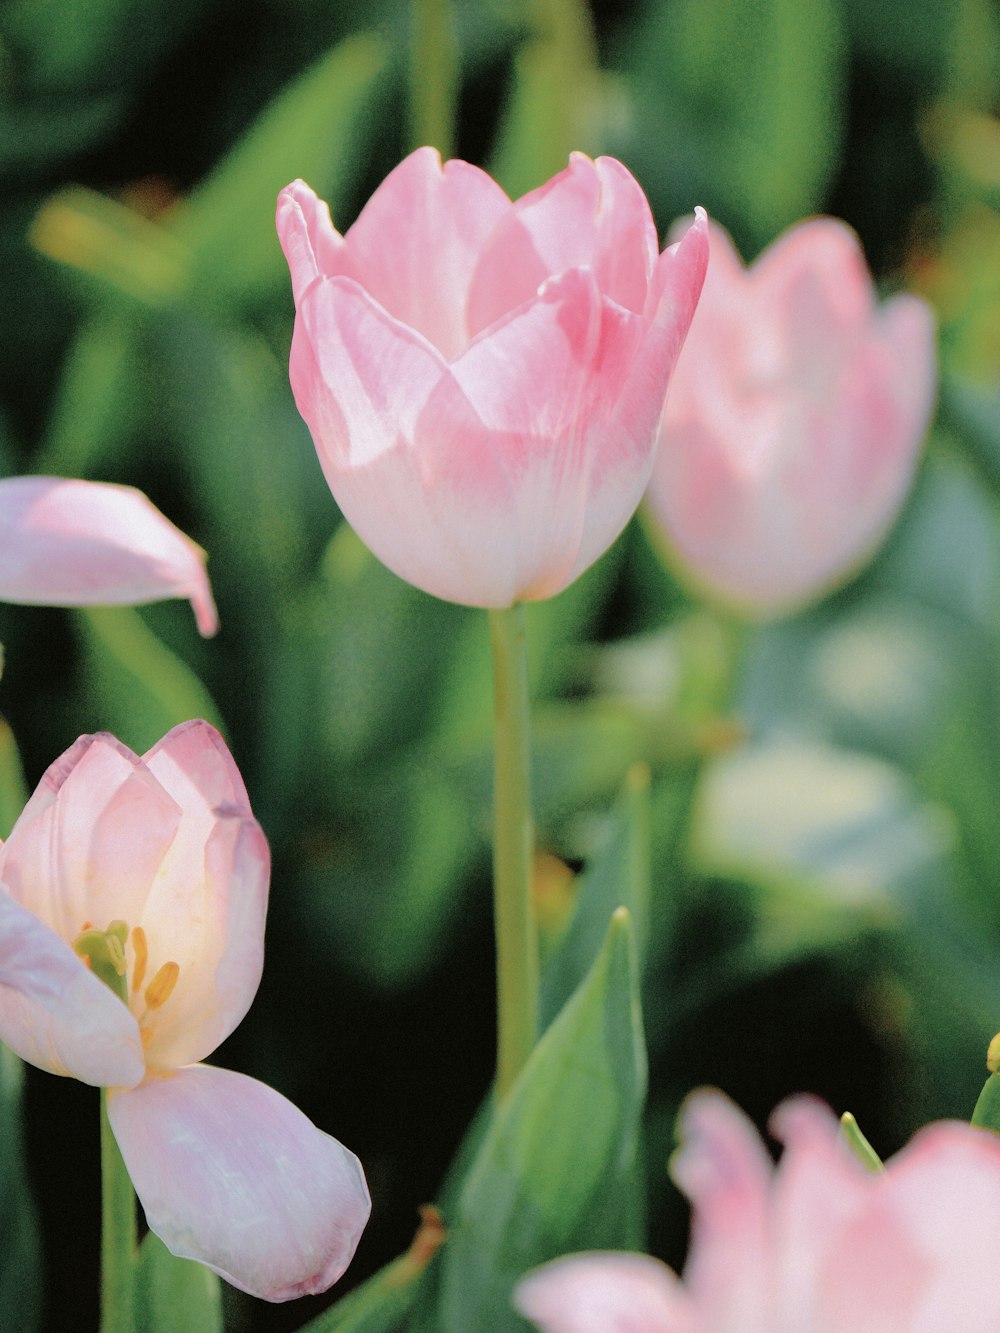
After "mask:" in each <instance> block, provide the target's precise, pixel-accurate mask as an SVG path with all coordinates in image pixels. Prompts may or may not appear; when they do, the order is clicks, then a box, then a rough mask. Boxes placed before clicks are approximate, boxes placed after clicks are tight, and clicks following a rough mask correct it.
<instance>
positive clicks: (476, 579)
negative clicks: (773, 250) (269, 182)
mask: <svg viewBox="0 0 1000 1333" xmlns="http://www.w3.org/2000/svg"><path fill="white" fill-rule="evenodd" d="M706 225H707V223H706V219H705V217H704V214H700V215H699V219H698V221H697V222H696V223H695V225H694V226H693V227H692V228H691V229H690V230H689V232H688V234H687V235H686V236H685V238H684V240H683V241H681V242H680V243H679V244H678V245H676V246H672V247H671V248H670V249H669V250H666V251H665V252H664V253H663V254H662V255H661V254H659V247H658V244H657V239H656V231H655V228H654V226H653V219H652V216H651V215H650V211H649V205H648V204H647V203H646V199H645V196H644V195H643V193H642V191H641V190H640V188H639V186H638V185H637V184H636V182H635V180H634V179H633V178H632V176H630V175H629V173H628V172H627V171H626V170H625V168H624V167H623V166H622V165H621V163H620V162H616V161H615V160H614V159H613V158H607V157H602V158H598V159H597V161H596V162H592V161H591V160H590V159H589V158H587V157H584V156H583V155H582V154H580V153H574V154H573V156H572V157H571V158H570V163H569V166H568V167H567V168H566V170H565V171H563V172H561V173H560V174H559V175H557V176H554V177H553V178H552V179H551V180H550V181H549V182H548V183H547V184H545V185H543V186H542V187H541V188H540V189H537V190H533V191H532V192H531V193H530V194H527V195H525V196H524V197H523V198H522V199H519V200H517V202H516V203H512V202H511V200H510V199H509V198H508V197H507V195H506V194H505V193H504V192H503V190H502V189H501V188H500V186H499V185H497V184H496V183H495V182H494V181H493V180H492V179H491V178H490V177H489V176H487V175H486V174H485V173H484V172H482V171H480V170H479V169H478V168H476V167H474V166H470V165H469V164H468V163H467V162H459V161H451V162H446V163H445V164H444V165H442V163H441V160H440V158H439V157H438V154H437V153H436V152H435V151H434V150H433V149H431V148H421V149H418V150H417V152H415V153H412V154H411V155H410V156H409V157H408V158H406V160H405V161H404V162H402V163H401V164H400V165H399V166H398V167H397V168H396V169H395V170H394V171H393V172H392V173H391V174H390V175H389V176H388V177H387V178H386V180H385V181H383V183H382V185H381V186H380V187H379V188H378V189H377V190H376V192H375V194H374V195H373V196H372V198H371V199H370V200H369V201H368V204H367V205H366V206H365V208H364V210H363V211H362V213H361V215H360V217H359V218H358V220H357V221H356V222H355V223H354V225H353V227H351V229H350V230H349V231H348V232H347V234H346V235H345V236H341V235H340V234H339V233H338V232H337V231H335V230H334V228H333V225H332V224H331V221H330V214H329V211H328V209H327V207H326V205H325V204H323V203H321V202H320V201H319V200H318V199H317V198H316V196H315V194H313V192H312V190H311V189H310V188H309V187H308V186H307V185H305V184H303V183H302V182H301V181H296V182H294V184H292V185H289V186H288V187H287V189H285V190H283V191H282V192H281V196H280V198H279V200H278V235H279V236H280V238H281V244H282V247H283V249H284V252H285V257H286V258H287V260H288V266H289V268H290V270H291V276H292V288H293V291H294V295H295V305H296V319H295V334H294V338H293V341H292V353H291V367H290V374H291V382H292V389H293V391H294V394H295V401H296V403H297V404H298V408H299V411H300V412H301V413H302V416H303V417H304V418H305V420H306V422H307V424H308V426H309V429H310V431H311V432H312V436H313V440H314V441H315V444H316V449H317V452H318V453H319V458H320V462H321V464H322V466H323V470H324V472H325V474H326V479H327V481H328V483H329V485H330V489H331V490H332V492H333V494H334V497H335V499H336V500H337V503H338V504H339V505H340V507H341V509H342V510H343V512H344V514H345V515H346V517H347V519H348V521H349V522H350V523H351V524H352V526H353V527H354V528H355V530H356V531H357V532H358V534H359V535H360V536H361V538H362V539H363V540H364V541H365V542H366V543H367V544H368V546H370V547H371V549H372V550H373V551H374V552H375V554H376V555H377V556H378V557H379V559H380V560H382V561H383V562H384V563H385V564H386V565H388V566H389V568H390V569H392V570H394V571H395V572H396V573H397V574H399V575H401V577H403V578H405V579H407V580H409V582H411V583H414V584H416V585H417V587H418V588H423V589H425V590H426V591H427V592H430V593H433V594H434V595H435V596H436V597H442V598H445V599H446V600H448V601H454V602H464V603H466V604H468V605H471V606H483V607H494V608H499V607H507V606H510V605H511V604H512V603H514V602H516V601H522V600H526V601H530V600H535V599H538V598H542V597H551V596H552V595H553V594H554V593H557V592H559V591H560V590H561V589H563V588H565V587H566V586H567V584H569V583H571V582H572V581H573V580H574V579H575V578H577V576H578V575H580V574H581V573H583V571H584V570H585V569H586V568H587V567H588V566H589V565H590V564H592V563H593V562H594V561H595V560H596V559H597V558H598V556H600V555H602V554H603V552H604V551H605V550H607V548H608V547H609V546H610V545H611V543H612V542H613V541H614V539H615V537H617V536H618V534H619V533H620V532H621V530H622V528H623V527H624V526H625V524H626V523H627V521H628V519H629V518H630V517H631V515H632V513H633V512H634V510H635V508H636V505H637V504H638V503H639V499H640V497H641V495H642V492H643V490H644V489H645V486H646V482H647V480H648V478H649V470H650V467H651V465H652V451H653V447H654V441H655V437H656V429H657V424H658V422H659V418H660V413H661V411H662V407H663V400H664V396H665V394H666V391H667V383H668V381H669V379H670V374H671V371H672V369H673V366H674V362H675V360H676V359H677V354H678V352H679V350H680V347H681V344H682V342H683V341H684V335H685V334H686V333H687V329H688V325H689V324H690V322H691V316H692V314H693V312H694V308H695V304H696V302H697V300H698V294H699V292H700V291H701V284H702V281H703V279H704V274H705V266H706V263H707V240H706Z"/></svg>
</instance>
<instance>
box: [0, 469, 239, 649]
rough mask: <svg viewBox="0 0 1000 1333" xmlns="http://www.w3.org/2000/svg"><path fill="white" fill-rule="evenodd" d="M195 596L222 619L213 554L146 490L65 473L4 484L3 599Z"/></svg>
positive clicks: (59, 602) (196, 603) (85, 601)
mask: <svg viewBox="0 0 1000 1333" xmlns="http://www.w3.org/2000/svg"><path fill="white" fill-rule="evenodd" d="M165 597H187V598H189V599H190V601H191V605H192V607H193V608H194V613H195V617H196V619H197V622H198V628H199V630H200V631H201V632H202V634H206V635H208V634H214V633H215V631H216V630H217V629H218V617H217V615H216V610H215V603H214V602H213V600H212V592H211V588H210V586H209V582H208V576H207V575H206V573H205V556H204V552H203V551H202V550H201V549H200V548H199V547H198V546H196V545H195V544H194V542H192V541H191V540H190V539H189V538H188V537H185V535H184V534H183V533H182V532H181V531H180V529H178V528H175V527H174V525H173V524H172V523H171V522H170V521H169V520H168V519H167V518H165V517H164V516H163V514H161V513H160V511H159V510H158V509H157V508H156V507H155V506H154V505H153V504H151V503H150V501H149V500H148V499H147V498H146V497H145V496H144V495H143V494H142V492H141V491H137V490H133V489H132V487H130V486H113V485H108V484H104V483H98V482H91V481H72V480H66V479H64V478H62V477H9V478H7V479H6V480H5V481H0V600H3V601H6V602H24V603H27V604H29V605H36V606H94V605H112V604H114V605H121V604H123V603H138V602H154V601H159V600H161V599H162V598H165Z"/></svg>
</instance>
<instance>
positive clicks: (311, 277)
mask: <svg viewBox="0 0 1000 1333" xmlns="http://www.w3.org/2000/svg"><path fill="white" fill-rule="evenodd" d="M276 223H277V229H278V239H279V241H280V242H281V248H282V250H283V251H284V254H285V259H286V260H287V261H288V270H289V273H290V274H291V278H292V294H293V296H294V297H295V304H296V305H298V304H299V302H300V301H301V299H302V296H303V294H304V293H305V291H306V289H307V288H308V287H309V285H310V284H311V283H312V282H314V281H315V279H316V278H318V277H323V276H325V277H328V278H332V277H333V276H334V275H335V274H338V273H341V274H344V275H345V276H347V277H349V278H353V277H354V276H356V275H355V273H354V269H353V266H352V264H351V260H350V256H349V254H348V252H347V247H346V246H345V244H344V238H343V237H342V236H341V235H340V233H339V232H338V231H337V229H336V228H335V227H334V225H333V223H332V222H331V221H330V208H329V205H328V204H326V203H325V202H324V201H323V200H322V199H319V198H317V196H316V194H315V193H314V192H313V190H312V189H310V187H309V186H308V185H307V184H306V183H305V181H300V180H297V181H292V183H291V185H286V187H285V188H284V189H283V190H282V191H281V193H280V194H279V195H278V209H277V217H276Z"/></svg>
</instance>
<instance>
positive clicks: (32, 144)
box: [0, 89, 126, 179]
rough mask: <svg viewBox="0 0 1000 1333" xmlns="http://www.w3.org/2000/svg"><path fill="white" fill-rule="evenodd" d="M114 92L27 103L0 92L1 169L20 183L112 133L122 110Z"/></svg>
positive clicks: (121, 99) (120, 95)
mask: <svg viewBox="0 0 1000 1333" xmlns="http://www.w3.org/2000/svg"><path fill="white" fill-rule="evenodd" d="M125 106H126V98H125V95H124V94H123V93H122V92H121V91H120V90H118V89H115V90H114V91H113V92H107V93H98V94H93V93H89V94H80V93H71V94H68V95H65V96H60V97H52V96H49V97H46V99H45V100H44V101H40V100H38V101H32V100H29V99H27V98H26V97H23V96H22V97H17V98H15V97H12V96H10V95H9V94H8V95H7V96H4V95H3V91H2V90H0V170H3V171H4V173H12V172H18V173H19V174H20V176H21V178H22V179H23V178H24V177H26V176H27V177H31V176H35V175H38V174H40V173H41V171H42V170H43V169H45V168H48V169H51V165H52V162H53V161H57V160H58V159H60V158H63V157H67V156H69V155H70V154H71V153H77V152H79V151H80V150H81V149H82V148H87V147H89V146H90V144H92V143H94V142H96V141H97V140H99V139H100V138H101V137H102V135H105V134H107V133H108V132H109V131H110V130H112V129H113V128H114V127H115V126H116V125H117V123H118V122H119V121H120V119H121V118H122V116H123V114H124V112H125Z"/></svg>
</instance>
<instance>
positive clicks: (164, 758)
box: [142, 718, 251, 815]
mask: <svg viewBox="0 0 1000 1333" xmlns="http://www.w3.org/2000/svg"><path fill="white" fill-rule="evenodd" d="M142 762H143V763H144V764H145V765H146V767H147V768H148V769H149V771H150V772H151V773H152V774H153V776H154V777H155V778H156V780H157V782H159V784H160V786H161V787H163V789H164V790H165V791H166V792H167V793H168V794H169V795H170V796H172V797H173V799H174V800H175V801H176V802H177V804H178V805H179V806H180V808H181V809H182V810H183V811H184V812H185V814H187V813H188V812H193V813H200V812H203V811H206V810H207V811H209V812H211V811H212V810H215V809H218V808H219V807H225V808H226V809H227V810H230V811H233V812H236V813H240V814H244V815H250V814H251V810H250V798H249V796H247V789H246V785H245V783H244V782H243V777H242V775H241V773H240V770H239V769H238V768H237V767H236V761H235V760H234V759H233V756H232V755H231V754H230V752H229V747H228V746H227V745H226V742H225V741H224V740H223V739H222V737H221V736H220V735H219V733H218V731H216V729H215V727H213V726H212V725H211V723H209V722H204V721H202V720H201V719H200V718H196V719H195V720H193V721H191V722H182V723H181V724H180V725H179V726H176V727H174V728H173V729H172V730H171V731H168V732H167V734H166V735H165V736H164V737H163V739H162V740H159V741H157V742H156V744H155V745H154V746H153V748H152V749H151V750H147V751H146V753H145V754H144V755H143V756H142Z"/></svg>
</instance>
